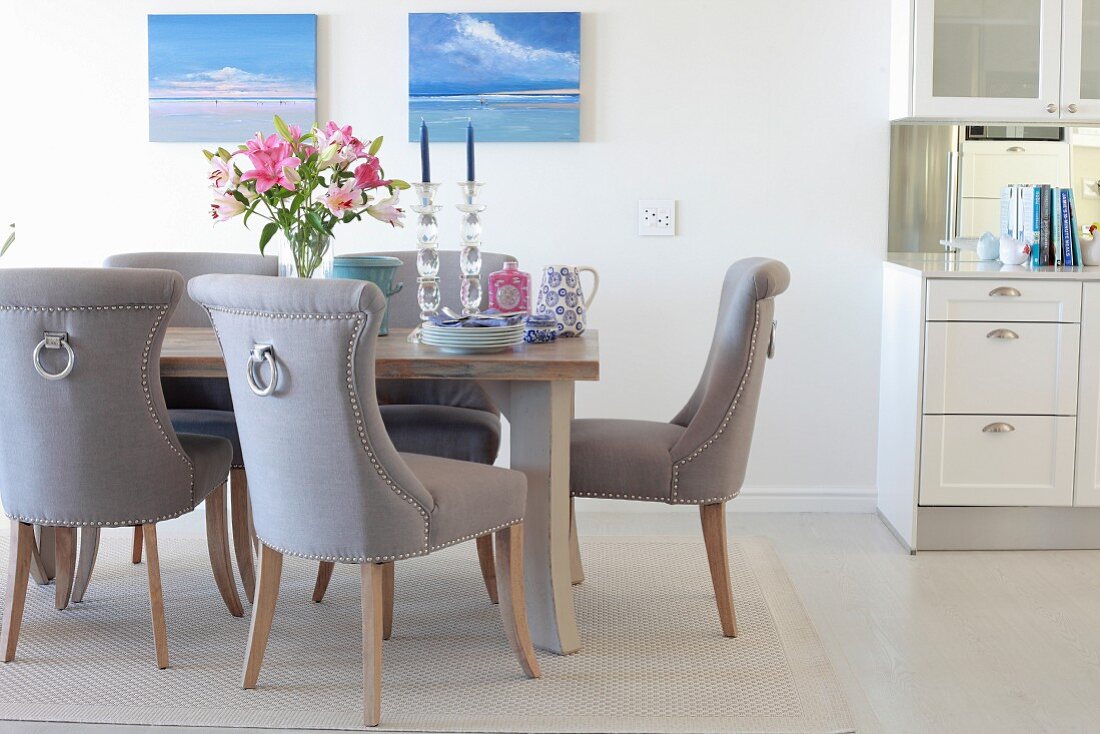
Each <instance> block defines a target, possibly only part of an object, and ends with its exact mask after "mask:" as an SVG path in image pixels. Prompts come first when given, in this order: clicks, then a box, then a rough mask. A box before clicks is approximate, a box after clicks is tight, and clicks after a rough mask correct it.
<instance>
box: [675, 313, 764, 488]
mask: <svg viewBox="0 0 1100 734" xmlns="http://www.w3.org/2000/svg"><path fill="white" fill-rule="evenodd" d="M754 312H755V314H754V321H753V324H752V337H751V339H750V341H749V360H748V364H746V365H745V373H744V374H743V375H741V382H740V383H739V384H738V385H737V392H736V393H734V395H733V402H731V403H730V407H729V410H727V411H726V416H725V418H723V419H722V422H721V423H720V424H719V425H718V429H717V430H716V431H715V432H714V433H713V434H711V436H710V438H708V439H707V440H706V441H704V442H703V445H702V446H700V447H699V448H697V449H695V450H694V451H692V452H691V454H690V455H688V456H687V457H685V458H683V459H680V460H679V461H677V462H676V463H675V464H673V465H672V498H671V504H692V505H697V504H711V503H714V502H720V501H722V500H723V499H728V498H729V496H736V495H737V492H736V491H735V492H733V494H732V495H729V496H727V497H725V498H723V497H711V498H709V499H705V500H682V499H680V498H679V497H677V496H676V494H677V491H678V490H679V485H680V467H682V466H686V465H687V464H689V463H691V462H692V461H694V460H695V459H696V458H697V457H698V456H699V455H700V454H702V453H703V452H704V451H706V450H707V449H709V448H710V447H711V444H713V443H714V442H715V441H717V440H718V438H719V437H720V436H721V435H722V433H723V432H724V431H725V430H726V426H727V425H729V422H730V420H731V419H732V418H733V415H734V413H736V412H737V405H738V402H739V401H740V400H741V393H743V392H744V391H745V385H746V383H748V381H749V376H750V375H751V374H752V361H753V358H754V357H755V356H756V337H757V334H758V332H759V331H760V301H757V302H756V305H755V306H754Z"/></svg>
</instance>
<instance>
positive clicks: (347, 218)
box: [340, 212, 355, 224]
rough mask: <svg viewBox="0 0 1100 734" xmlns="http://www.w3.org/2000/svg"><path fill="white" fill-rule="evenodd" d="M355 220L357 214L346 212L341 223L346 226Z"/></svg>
mask: <svg viewBox="0 0 1100 734" xmlns="http://www.w3.org/2000/svg"><path fill="white" fill-rule="evenodd" d="M353 219H355V212H344V218H343V219H341V220H340V221H341V222H343V223H344V224H347V223H348V222H350V221H351V220H353Z"/></svg>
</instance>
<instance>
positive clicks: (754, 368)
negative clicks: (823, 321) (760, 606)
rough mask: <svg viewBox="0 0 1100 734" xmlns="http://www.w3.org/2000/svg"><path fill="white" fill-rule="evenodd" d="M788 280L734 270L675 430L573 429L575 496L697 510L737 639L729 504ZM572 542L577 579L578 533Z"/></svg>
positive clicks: (608, 423) (647, 424)
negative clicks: (780, 298)
mask: <svg viewBox="0 0 1100 734" xmlns="http://www.w3.org/2000/svg"><path fill="white" fill-rule="evenodd" d="M789 282H790V273H789V272H788V271H787V267H786V266H785V265H783V263H781V262H778V261H776V260H768V259H765V258H750V259H747V260H741V261H739V262H736V263H734V264H733V265H732V266H731V267H730V268H729V270H727V271H726V279H725V283H724V285H723V286H722V301H721V304H720V306H719V309H718V323H717V326H716V327H715V329H714V339H713V341H712V342H711V347H710V355H709V357H708V358H707V364H706V368H705V369H704V370H703V377H702V379H701V380H700V381H699V385H698V387H696V388H695V392H694V394H693V395H692V396H691V399H690V400H688V403H687V405H685V406H684V408H683V410H681V411H680V412H679V413H678V414H677V415H676V417H675V418H673V419H672V421H671V422H669V423H658V422H655V421H639V420H575V421H573V432H572V439H571V446H570V452H571V458H570V478H569V483H570V490H571V494H572V496H573V497H606V498H611V499H627V500H642V501H646V502H666V503H668V504H673V505H685V504H686V505H699V510H700V514H701V519H702V525H703V538H704V540H705V542H706V548H707V557H708V559H709V562H710V573H711V580H712V581H713V583H714V593H715V596H716V599H717V602H718V615H719V618H720V620H721V624H722V633H723V634H724V635H726V636H727V637H736V636H737V619H736V616H735V614H734V610H733V597H732V594H731V591H730V578H729V557H728V553H727V548H726V514H725V506H726V502H727V501H728V500H731V499H733V498H734V497H736V496H737V495H738V493H739V492H740V491H741V484H742V482H743V481H744V479H745V467H746V464H747V463H748V458H749V446H750V444H751V443H752V432H753V425H754V423H755V421H756V406H757V403H758V401H759V398H760V385H761V381H762V380H763V377H764V360H765V359H766V358H767V357H768V356H770V353H771V350H772V341H771V340H772V338H773V336H774V332H773V329H772V326H773V321H772V319H773V316H774V313H775V301H774V298H775V296H777V295H779V294H780V293H782V292H783V291H785V290H786V289H787V285H788V283H789ZM574 533H575V531H574ZM573 542H574V546H573V547H574V552H575V555H574V559H573V560H574V567H575V571H576V572H579V571H580V559H579V553H577V551H576V548H577V546H576V536H575V535H574V538H573ZM577 575H579V576H580V578H583V573H575V579H574V580H575V581H576V580H579V579H577V578H576V576H577Z"/></svg>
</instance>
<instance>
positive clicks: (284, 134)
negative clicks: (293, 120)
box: [275, 115, 294, 143]
mask: <svg viewBox="0 0 1100 734" xmlns="http://www.w3.org/2000/svg"><path fill="white" fill-rule="evenodd" d="M275 132H277V133H279V137H281V138H282V139H283V140H285V141H287V142H288V143H289V142H291V141H293V140H294V137H293V136H292V135H291V134H290V128H289V127H287V126H286V123H285V122H283V118H281V117H279V116H278V115H275Z"/></svg>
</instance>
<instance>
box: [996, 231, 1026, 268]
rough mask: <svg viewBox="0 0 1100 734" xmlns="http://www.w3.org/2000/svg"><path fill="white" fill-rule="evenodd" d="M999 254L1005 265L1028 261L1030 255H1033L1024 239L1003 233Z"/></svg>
mask: <svg viewBox="0 0 1100 734" xmlns="http://www.w3.org/2000/svg"><path fill="white" fill-rule="evenodd" d="M999 254H1000V258H1001V262H1003V263H1004V264H1005V265H1022V264H1024V263H1025V262H1027V259H1028V256H1029V255H1031V248H1030V247H1028V245H1027V243H1026V242H1024V241H1023V240H1018V239H1016V238H1015V237H1009V236H1008V235H1001V248H1000V253H999Z"/></svg>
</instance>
